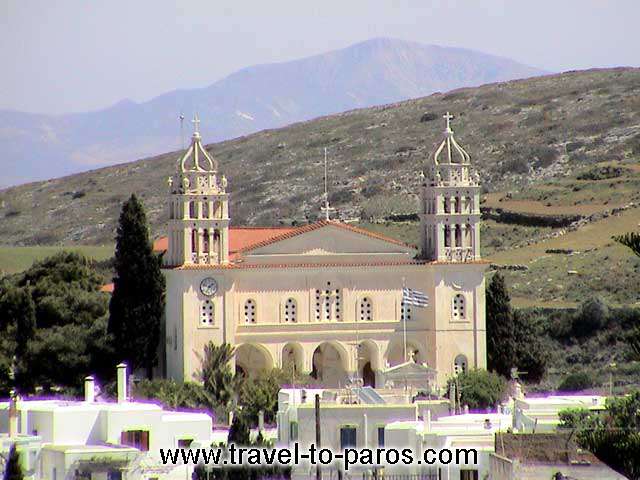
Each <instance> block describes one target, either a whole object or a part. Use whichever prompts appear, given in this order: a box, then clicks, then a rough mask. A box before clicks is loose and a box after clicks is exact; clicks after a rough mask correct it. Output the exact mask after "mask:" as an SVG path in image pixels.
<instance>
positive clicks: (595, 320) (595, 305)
mask: <svg viewBox="0 0 640 480" xmlns="http://www.w3.org/2000/svg"><path fill="white" fill-rule="evenodd" d="M608 317H609V307H607V305H606V304H605V303H604V301H603V300H602V299H601V298H590V299H588V300H586V301H585V302H583V303H582V305H581V306H580V308H579V310H578V311H577V312H576V315H575V316H574V317H573V326H572V330H573V334H574V335H575V336H576V337H586V336H589V335H591V334H592V333H594V332H596V331H597V330H600V329H601V328H602V327H603V326H604V325H605V323H606V321H607V319H608Z"/></svg>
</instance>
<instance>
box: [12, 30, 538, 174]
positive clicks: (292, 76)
mask: <svg viewBox="0 0 640 480" xmlns="http://www.w3.org/2000/svg"><path fill="white" fill-rule="evenodd" d="M203 61H206V60H203ZM544 73H545V72H543V71H541V70H538V69H535V68H532V67H528V66H525V65H521V64H519V63H516V62H514V61H512V60H508V59H505V58H500V57H496V56H492V55H487V54H484V53H480V52H475V51H472V50H464V49H459V48H446V47H438V46H429V45H421V44H418V43H412V42H405V41H401V40H394V39H373V40H369V41H365V42H362V43H359V44H356V45H353V46H350V47H348V48H345V49H342V50H337V51H333V52H329V53H325V54H321V55H316V56H313V57H308V58H304V59H301V60H295V61H290V62H284V63H276V64H268V65H257V66H253V67H248V68H245V69H243V70H240V71H238V72H236V73H233V74H231V75H229V76H228V77H226V78H224V79H222V80H220V81H218V82H216V83H214V84H212V85H210V86H208V87H205V88H200V89H192V90H176V91H173V92H170V93H167V94H164V95H161V96H159V97H156V98H154V99H152V100H150V101H148V102H144V103H135V102H133V101H130V100H124V101H121V102H119V103H117V104H116V105H114V106H112V107H110V108H107V109H105V110H100V111H96V112H89V113H74V114H68V115H57V116H52V115H39V114H28V113H21V112H15V111H7V110H4V111H0V151H1V152H3V156H2V160H1V164H2V168H3V170H4V172H5V175H3V178H1V179H0V185H5V186H6V185H15V184H18V183H23V182H27V181H34V180H42V179H46V178H52V177H60V176H63V175H68V174H71V173H75V172H79V171H84V170H88V169H90V168H96V167H99V166H104V165H112V164H115V163H122V162H125V161H129V160H131V159H134V158H140V157H144V156H149V155H154V154H158V153H160V152H163V151H167V150H170V149H176V148H180V145H181V134H180V127H179V121H178V116H179V115H180V113H183V114H184V115H185V117H186V119H187V120H186V121H185V126H184V131H185V134H184V135H185V136H186V138H187V139H188V134H189V133H190V131H191V124H190V123H189V122H188V120H189V119H190V118H191V116H192V115H193V114H194V113H196V112H197V113H198V114H199V115H200V118H201V119H202V124H201V128H202V134H203V138H204V139H205V140H206V141H209V142H212V141H220V140H225V139H230V138H235V137H239V136H242V135H246V134H250V133H253V132H257V131H259V130H264V129H268V128H277V127H281V126H284V125H288V124H291V123H294V122H298V121H302V120H308V119H311V118H315V117H319V116H323V115H329V114H333V113H337V112H342V111H346V110H351V109H355V108H363V107H369V106H373V105H380V104H385V103H391V102H396V101H401V100H406V99H410V98H417V97H422V96H425V95H429V94H431V93H434V92H437V91H447V90H452V89H455V88H459V87H466V86H476V85H481V84H485V83H492V82H499V81H505V80H511V79H516V78H526V77H532V76H536V75H541V74H544Z"/></svg>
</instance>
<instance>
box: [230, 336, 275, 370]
mask: <svg viewBox="0 0 640 480" xmlns="http://www.w3.org/2000/svg"><path fill="white" fill-rule="evenodd" d="M272 368H273V358H272V357H271V354H270V353H269V350H267V349H266V348H265V347H264V346H262V345H260V344H254V343H243V344H242V345H239V346H238V347H237V348H236V373H237V374H240V375H243V376H246V377H249V378H254V377H256V376H257V375H259V374H260V373H261V372H265V371H268V370H271V369H272Z"/></svg>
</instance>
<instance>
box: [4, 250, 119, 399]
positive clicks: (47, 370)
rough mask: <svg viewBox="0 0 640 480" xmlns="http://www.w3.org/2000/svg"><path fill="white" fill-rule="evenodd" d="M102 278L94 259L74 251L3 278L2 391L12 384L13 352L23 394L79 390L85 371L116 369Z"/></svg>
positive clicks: (17, 382)
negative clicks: (110, 353)
mask: <svg viewBox="0 0 640 480" xmlns="http://www.w3.org/2000/svg"><path fill="white" fill-rule="evenodd" d="M102 283H103V281H102V278H101V276H100V275H98V274H97V273H96V272H95V270H94V268H93V265H92V263H91V262H90V261H89V260H87V259H86V258H85V257H83V256H81V255H78V254H77V253H69V252H60V253H58V254H56V255H53V256H51V257H47V258H45V259H44V260H41V261H38V262H35V263H34V264H33V265H32V266H31V267H29V268H28V269H27V270H26V271H25V272H23V273H20V274H17V275H13V276H11V277H7V278H5V279H4V281H3V282H2V283H0V390H6V389H7V385H8V384H7V373H8V371H9V368H10V366H11V365H12V364H13V363H14V361H13V358H14V356H15V358H16V361H15V364H16V367H17V371H16V384H17V387H18V390H20V391H22V392H23V393H28V392H29V391H31V390H33V388H34V387H35V386H36V385H40V386H42V387H44V389H45V390H48V389H50V387H53V386H56V387H62V388H66V389H71V390H72V392H70V393H75V392H77V391H78V390H79V388H80V387H81V385H82V379H83V377H84V376H86V375H88V374H89V373H95V374H102V373H103V371H104V369H105V368H106V367H108V369H109V372H110V371H111V370H112V367H111V365H108V362H105V361H104V359H105V358H106V356H107V353H108V345H109V341H108V337H107V328H106V327H107V319H106V313H107V305H108V300H107V295H106V294H105V293H102V292H100V291H99V287H100V286H101V285H102ZM74 389H77V390H75V392H74V391H73V390H74ZM5 393H6V392H5Z"/></svg>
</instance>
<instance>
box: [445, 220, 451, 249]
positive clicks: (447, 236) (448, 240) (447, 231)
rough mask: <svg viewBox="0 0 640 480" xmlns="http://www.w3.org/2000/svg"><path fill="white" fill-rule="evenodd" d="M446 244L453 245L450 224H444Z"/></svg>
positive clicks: (446, 245) (447, 245)
mask: <svg viewBox="0 0 640 480" xmlns="http://www.w3.org/2000/svg"><path fill="white" fill-rule="evenodd" d="M444 246H445V247H451V227H450V226H449V225H445V226H444Z"/></svg>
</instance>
